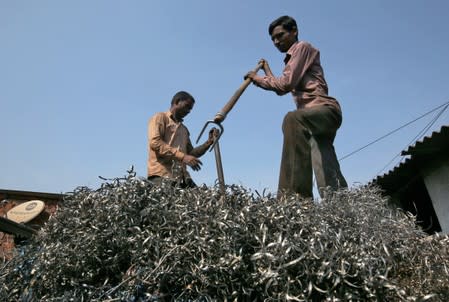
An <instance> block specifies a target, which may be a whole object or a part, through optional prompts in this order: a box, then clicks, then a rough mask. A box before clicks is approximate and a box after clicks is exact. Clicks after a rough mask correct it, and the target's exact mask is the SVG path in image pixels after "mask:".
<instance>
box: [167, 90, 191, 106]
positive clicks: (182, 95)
mask: <svg viewBox="0 0 449 302" xmlns="http://www.w3.org/2000/svg"><path fill="white" fill-rule="evenodd" d="M184 100H192V102H193V103H195V99H194V98H193V96H192V95H191V94H190V93H188V92H186V91H178V92H177V93H176V94H175V95H174V96H173V98H172V100H171V104H172V105H175V104H176V103H178V102H179V101H184Z"/></svg>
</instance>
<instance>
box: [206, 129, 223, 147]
mask: <svg viewBox="0 0 449 302" xmlns="http://www.w3.org/2000/svg"><path fill="white" fill-rule="evenodd" d="M219 133H220V131H219V130H218V129H217V128H212V129H210V131H209V138H208V139H207V141H206V144H207V145H209V146H210V145H212V144H213V143H214V141H215V139H216V138H217V137H218V134H219Z"/></svg>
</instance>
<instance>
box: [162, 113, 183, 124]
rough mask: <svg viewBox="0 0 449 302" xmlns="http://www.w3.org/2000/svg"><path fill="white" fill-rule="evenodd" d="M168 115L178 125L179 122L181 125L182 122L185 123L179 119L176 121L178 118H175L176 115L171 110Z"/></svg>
mask: <svg viewBox="0 0 449 302" xmlns="http://www.w3.org/2000/svg"><path fill="white" fill-rule="evenodd" d="M166 113H167V115H168V117H169V118H171V119H172V120H173V121H175V122H176V123H178V122H179V123H182V122H183V121H184V120H183V119H179V120H178V119H176V118H175V115H174V114H173V112H171V111H170V110H168V111H167V112H166Z"/></svg>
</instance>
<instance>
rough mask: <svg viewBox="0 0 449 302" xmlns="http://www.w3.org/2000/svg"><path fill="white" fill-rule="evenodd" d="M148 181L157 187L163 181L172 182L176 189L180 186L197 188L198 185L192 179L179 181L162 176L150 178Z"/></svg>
mask: <svg viewBox="0 0 449 302" xmlns="http://www.w3.org/2000/svg"><path fill="white" fill-rule="evenodd" d="M148 180H151V182H153V183H154V184H155V185H160V184H161V183H162V182H163V181H168V182H170V183H171V184H172V185H173V186H174V187H175V186H179V187H181V188H183V189H184V188H196V187H197V185H196V183H195V182H194V181H193V180H192V179H191V178H187V179H182V181H177V180H176V179H169V178H163V177H160V176H156V175H154V176H148Z"/></svg>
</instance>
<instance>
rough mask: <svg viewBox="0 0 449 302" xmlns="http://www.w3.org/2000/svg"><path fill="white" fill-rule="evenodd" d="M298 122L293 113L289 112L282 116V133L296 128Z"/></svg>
mask: <svg viewBox="0 0 449 302" xmlns="http://www.w3.org/2000/svg"><path fill="white" fill-rule="evenodd" d="M297 123H298V120H297V119H296V116H295V111H290V112H288V113H287V114H286V115H285V116H284V121H283V122H282V131H284V132H285V131H286V130H289V129H291V128H292V127H294V126H296V124H297Z"/></svg>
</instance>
